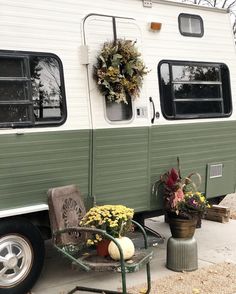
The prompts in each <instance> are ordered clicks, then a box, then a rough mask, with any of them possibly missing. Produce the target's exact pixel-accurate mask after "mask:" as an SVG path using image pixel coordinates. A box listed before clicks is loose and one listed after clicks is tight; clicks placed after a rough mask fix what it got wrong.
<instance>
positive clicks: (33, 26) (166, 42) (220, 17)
mask: <svg viewBox="0 0 236 294" xmlns="http://www.w3.org/2000/svg"><path fill="white" fill-rule="evenodd" d="M144 2H145V1H141V0H129V1H128V0H116V1H112V0H100V1H97V2H90V1H85V0H83V1H82V0H67V1H65V0H52V1H46V0H45V1H44V0H39V1H30V0H24V1H13V0H1V1H0V8H1V9H0V24H1V30H0V39H1V47H0V49H1V50H10V51H11V52H12V51H20V52H25V51H26V52H33V53H37V52H40V53H50V54H55V55H57V56H58V57H59V59H60V60H61V62H62V66H63V73H64V90H65V97H66V98H65V99H66V109H67V116H66V119H65V121H63V123H61V124H60V125H58V126H55V127H54V126H48V127H46V128H45V127H43V128H41V127H37V128H23V129H24V130H22V131H24V132H36V131H37V132H38V131H49V130H55V129H56V130H68V129H70V130H72V129H88V128H92V127H93V128H116V127H132V126H147V125H150V124H151V123H150V121H151V117H152V115H153V112H152V111H153V109H152V105H151V103H150V102H149V97H152V99H153V101H154V104H155V107H156V111H158V112H159V113H160V117H159V118H158V119H156V120H155V124H171V123H188V122H189V120H185V119H180V120H167V119H166V118H165V117H164V115H163V113H162V111H161V103H160V92H159V81H158V65H159V63H160V62H161V61H163V60H168V61H189V62H206V63H220V64H225V65H226V66H227V67H228V69H229V73H230V82H231V95H232V104H233V107H232V109H234V108H235V106H236V105H235V103H236V102H235V101H234V97H235V93H236V89H235V85H236V83H235V80H236V62H235V48H234V42H233V37H232V31H231V24H230V19H229V15H228V13H227V11H226V10H221V9H215V8H214V9H210V8H208V7H200V6H195V5H186V4H183V3H174V2H170V1H148V2H152V7H145V5H144ZM181 14H184V15H193V16H199V17H200V18H201V19H202V23H203V30H204V31H203V34H202V36H201V37H194V36H186V35H183V34H181V32H180V28H179V16H180V15H181ZM88 15H98V16H97V17H95V18H94V17H93V22H92V21H91V20H92V16H91V17H88ZM104 16H106V17H107V20H106V21H105V22H103V23H102V22H100V26H97V27H96V20H94V19H97V20H98V19H99V17H100V18H102V17H104ZM106 17H105V18H106ZM109 17H116V20H117V21H116V26H117V27H116V30H117V34H118V35H117V37H118V38H119V37H120V38H126V39H131V40H137V46H138V48H139V51H140V52H141V53H142V58H143V60H144V62H145V64H146V65H147V67H148V69H149V70H150V72H149V73H148V75H147V76H146V77H145V80H144V86H143V89H142V92H141V95H140V98H138V99H136V100H135V101H133V106H132V107H133V117H132V119H131V120H129V121H126V122H123V123H121V124H117V123H113V122H111V121H109V119H107V116H106V110H105V106H104V101H103V100H104V99H103V97H102V95H101V94H100V93H99V92H98V90H97V89H96V88H95V86H96V85H95V84H94V81H93V80H92V68H93V65H94V62H95V60H96V56H97V53H98V52H99V50H100V49H101V46H102V44H103V43H104V42H105V41H108V40H109V39H112V38H113V37H114V36H113V31H112V30H113V27H112V24H109V21H110V20H108V19H109ZM152 22H156V23H161V29H160V30H158V31H153V30H151V29H150V24H151V23H152ZM84 45H87V46H88V52H87V54H88V64H86V62H84V58H85V55H86V50H85V47H83V46H84ZM82 53H83V54H82ZM139 111H141V112H142V115H141V116H138V115H137V113H138V112H139ZM220 119H224V120H229V119H235V114H234V112H233V113H232V115H230V116H229V117H225V118H220ZM212 120H219V118H204V119H201V120H200V121H212ZM198 121H199V119H195V120H191V122H198ZM0 132H1V133H2V132H3V133H11V132H13V133H14V132H17V130H15V129H11V128H6V129H4V130H3V129H2V130H0Z"/></svg>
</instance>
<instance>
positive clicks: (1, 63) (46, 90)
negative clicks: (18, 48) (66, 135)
mask: <svg viewBox="0 0 236 294" xmlns="http://www.w3.org/2000/svg"><path fill="white" fill-rule="evenodd" d="M65 119H66V102H65V91H64V82H63V73H62V64H61V61H60V59H59V58H58V57H57V56H56V55H54V54H44V53H28V52H19V53H17V52H11V51H4V52H0V127H27V126H29V127H32V126H42V125H58V124H62V123H63V122H64V121H65Z"/></svg>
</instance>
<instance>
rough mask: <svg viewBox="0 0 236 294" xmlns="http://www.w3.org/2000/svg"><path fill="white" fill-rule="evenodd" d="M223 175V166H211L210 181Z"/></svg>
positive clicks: (220, 164)
mask: <svg viewBox="0 0 236 294" xmlns="http://www.w3.org/2000/svg"><path fill="white" fill-rule="evenodd" d="M222 175H223V164H222V163H219V164H211V165H210V179H212V178H219V177H222Z"/></svg>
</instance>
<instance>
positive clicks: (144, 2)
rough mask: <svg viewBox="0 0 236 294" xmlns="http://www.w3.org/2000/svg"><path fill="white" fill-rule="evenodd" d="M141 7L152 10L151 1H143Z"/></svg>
mask: <svg viewBox="0 0 236 294" xmlns="http://www.w3.org/2000/svg"><path fill="white" fill-rule="evenodd" d="M143 6H144V7H148V8H152V0H143Z"/></svg>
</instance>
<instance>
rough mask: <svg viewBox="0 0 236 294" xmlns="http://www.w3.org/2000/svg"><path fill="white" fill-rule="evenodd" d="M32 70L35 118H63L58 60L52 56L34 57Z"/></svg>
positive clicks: (31, 63) (31, 61)
mask: <svg viewBox="0 0 236 294" xmlns="http://www.w3.org/2000/svg"><path fill="white" fill-rule="evenodd" d="M30 70H31V83H32V91H33V95H32V96H33V97H32V98H33V105H34V116H35V120H36V121H37V120H38V121H40V120H50V119H54V120H59V119H61V117H62V115H63V113H62V93H61V80H60V72H59V64H58V61H57V60H56V59H55V58H52V57H32V58H31V60H30Z"/></svg>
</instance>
